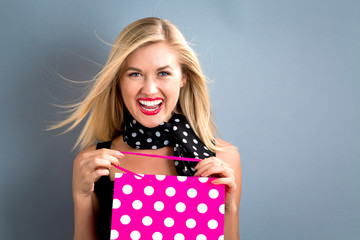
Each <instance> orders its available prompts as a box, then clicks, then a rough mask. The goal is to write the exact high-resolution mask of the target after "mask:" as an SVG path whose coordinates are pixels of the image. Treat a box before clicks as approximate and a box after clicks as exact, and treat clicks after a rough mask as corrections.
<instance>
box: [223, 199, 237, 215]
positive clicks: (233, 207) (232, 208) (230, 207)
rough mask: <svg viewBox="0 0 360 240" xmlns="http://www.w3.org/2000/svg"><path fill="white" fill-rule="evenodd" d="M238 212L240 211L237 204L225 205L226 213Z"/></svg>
mask: <svg viewBox="0 0 360 240" xmlns="http://www.w3.org/2000/svg"><path fill="white" fill-rule="evenodd" d="M237 211H238V207H237V205H236V203H235V202H231V203H226V204H225V212H227V213H236V212H237Z"/></svg>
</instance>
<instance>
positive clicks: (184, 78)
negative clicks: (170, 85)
mask: <svg viewBox="0 0 360 240" xmlns="http://www.w3.org/2000/svg"><path fill="white" fill-rule="evenodd" d="M186 80H187V79H186V75H185V74H183V75H182V79H181V83H180V87H181V88H182V87H183V86H185V84H186Z"/></svg>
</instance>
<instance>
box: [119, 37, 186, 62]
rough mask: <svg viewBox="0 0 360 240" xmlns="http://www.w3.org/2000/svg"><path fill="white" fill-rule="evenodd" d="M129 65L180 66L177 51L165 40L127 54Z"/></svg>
mask: <svg viewBox="0 0 360 240" xmlns="http://www.w3.org/2000/svg"><path fill="white" fill-rule="evenodd" d="M125 65H126V66H127V67H129V66H131V67H143V68H146V67H162V66H165V65H171V66H174V67H176V66H180V63H179V61H178V54H177V52H176V51H175V50H174V49H173V48H171V47H170V45H168V44H167V43H165V42H158V43H153V44H150V45H147V46H145V47H140V48H138V49H136V50H135V51H133V52H132V53H131V54H129V56H127V58H126V61H125Z"/></svg>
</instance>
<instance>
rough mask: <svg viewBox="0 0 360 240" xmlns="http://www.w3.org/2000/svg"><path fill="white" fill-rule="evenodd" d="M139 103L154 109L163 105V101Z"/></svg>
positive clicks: (142, 101) (143, 101)
mask: <svg viewBox="0 0 360 240" xmlns="http://www.w3.org/2000/svg"><path fill="white" fill-rule="evenodd" d="M139 103H141V105H144V106H148V107H153V106H157V105H159V104H160V103H162V100H154V101H145V100H139Z"/></svg>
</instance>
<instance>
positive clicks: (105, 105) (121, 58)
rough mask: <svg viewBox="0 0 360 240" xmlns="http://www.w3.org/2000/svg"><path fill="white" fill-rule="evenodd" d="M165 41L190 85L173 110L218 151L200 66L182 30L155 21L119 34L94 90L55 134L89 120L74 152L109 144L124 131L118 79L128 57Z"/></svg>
mask: <svg viewBox="0 0 360 240" xmlns="http://www.w3.org/2000/svg"><path fill="white" fill-rule="evenodd" d="M160 41H165V42H166V43H168V44H169V45H170V46H171V47H172V48H173V49H174V50H175V51H176V52H177V53H178V56H179V62H180V64H181V67H182V72H183V74H184V75H185V77H186V84H185V86H184V87H182V88H181V89H180V96H179V100H178V103H177V106H176V107H175V109H174V111H175V112H176V113H180V114H183V115H185V116H186V118H187V119H188V121H189V124H190V125H191V127H192V129H193V130H194V131H195V133H196V135H197V136H198V137H199V138H200V139H201V140H202V141H203V143H204V144H205V145H206V146H207V147H208V148H209V149H210V150H212V151H215V150H217V149H219V148H218V147H216V146H215V141H214V132H215V131H216V128H215V124H214V122H213V119H212V113H211V109H210V100H209V93H208V89H207V84H206V79H205V77H204V75H203V73H202V70H201V68H200V64H199V61H198V59H197V57H196V55H195V53H194V51H193V50H192V49H191V48H190V46H189V44H188V43H187V42H186V40H185V38H184V36H183V35H182V33H181V32H180V31H179V30H178V28H177V27H176V26H175V25H174V24H172V23H171V22H170V21H168V20H163V19H159V18H155V17H150V18H143V19H140V20H137V21H135V22H133V23H131V24H130V25H128V26H127V27H125V28H124V29H123V31H121V33H120V34H119V36H118V37H117V39H116V40H115V43H114V45H113V48H112V49H111V51H110V55H109V58H108V60H107V62H106V64H105V66H104V68H103V69H102V70H101V71H100V72H99V73H98V74H97V75H96V76H95V77H94V80H95V81H94V85H93V86H92V88H91V89H90V92H89V93H88V95H87V96H86V97H85V98H84V100H82V101H81V102H79V103H76V104H73V105H70V106H69V107H70V109H71V110H70V112H71V114H70V115H69V116H68V117H67V118H66V119H65V120H63V121H61V122H59V123H58V124H55V125H53V126H51V127H50V129H57V128H60V127H64V126H66V125H70V126H68V128H67V129H66V130H65V131H64V132H68V131H70V130H72V129H74V128H75V127H76V126H77V125H78V124H79V123H80V122H81V121H82V120H83V119H84V118H85V117H86V116H88V119H87V120H86V122H85V125H84V127H83V129H82V131H81V134H80V136H79V138H78V139H77V141H76V143H75V145H74V148H76V147H77V146H80V148H81V149H84V148H86V147H88V146H90V145H92V144H94V142H96V141H109V140H112V139H114V138H115V137H117V136H118V135H119V134H120V133H121V130H122V125H123V121H124V119H123V115H124V106H125V105H124V103H123V100H122V97H121V94H120V89H119V84H118V81H119V78H120V75H121V72H122V68H123V66H124V62H125V60H126V58H127V56H128V55H129V54H130V53H132V52H133V51H134V50H136V49H137V48H139V47H143V46H147V45H150V44H152V43H156V42H160Z"/></svg>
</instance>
